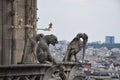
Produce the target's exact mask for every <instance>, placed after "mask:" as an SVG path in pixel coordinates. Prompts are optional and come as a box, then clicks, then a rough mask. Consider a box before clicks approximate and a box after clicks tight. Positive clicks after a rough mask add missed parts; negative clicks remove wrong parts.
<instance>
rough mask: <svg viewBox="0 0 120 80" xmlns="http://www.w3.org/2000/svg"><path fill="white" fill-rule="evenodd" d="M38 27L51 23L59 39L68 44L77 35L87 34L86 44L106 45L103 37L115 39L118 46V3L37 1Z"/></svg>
mask: <svg viewBox="0 0 120 80" xmlns="http://www.w3.org/2000/svg"><path fill="white" fill-rule="evenodd" d="M38 17H39V18H40V19H39V20H38V28H46V27H48V24H49V23H50V22H52V23H53V28H52V30H51V31H50V32H49V31H38V33H43V34H55V35H56V36H57V37H58V40H68V41H71V40H72V39H73V38H74V37H75V36H76V34H77V33H79V32H81V33H86V34H88V37H89V39H88V42H94V41H101V42H105V36H115V43H120V32H119V29H120V0H59V1H56V0H50V1H48V0H38Z"/></svg>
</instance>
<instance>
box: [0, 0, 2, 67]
mask: <svg viewBox="0 0 120 80" xmlns="http://www.w3.org/2000/svg"><path fill="white" fill-rule="evenodd" d="M1 64H2V0H0V65H1Z"/></svg>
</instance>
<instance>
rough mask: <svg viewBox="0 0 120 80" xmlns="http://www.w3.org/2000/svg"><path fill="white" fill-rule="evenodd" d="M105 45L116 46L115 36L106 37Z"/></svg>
mask: <svg viewBox="0 0 120 80" xmlns="http://www.w3.org/2000/svg"><path fill="white" fill-rule="evenodd" d="M105 43H107V44H114V43H115V37H114V36H105Z"/></svg>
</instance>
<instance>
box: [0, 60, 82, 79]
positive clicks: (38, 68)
mask: <svg viewBox="0 0 120 80" xmlns="http://www.w3.org/2000/svg"><path fill="white" fill-rule="evenodd" d="M79 67H80V66H79V64H77V63H73V62H67V63H63V62H62V63H58V64H57V65H51V64H16V65H15V64H13V65H0V80H52V79H51V78H52V77H53V74H54V73H57V72H58V73H61V74H62V77H63V78H62V79H60V80H68V79H69V78H71V77H73V76H75V75H73V74H74V73H75V70H78V68H79ZM62 71H63V72H62ZM77 76H78V75H77Z"/></svg>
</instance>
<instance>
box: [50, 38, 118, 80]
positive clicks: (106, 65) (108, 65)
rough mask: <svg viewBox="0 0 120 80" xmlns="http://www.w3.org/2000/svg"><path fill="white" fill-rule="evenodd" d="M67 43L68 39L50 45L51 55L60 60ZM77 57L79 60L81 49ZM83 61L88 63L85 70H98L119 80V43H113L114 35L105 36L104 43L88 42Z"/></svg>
mask: <svg viewBox="0 0 120 80" xmlns="http://www.w3.org/2000/svg"><path fill="white" fill-rule="evenodd" d="M68 44H69V42H68V41H66V40H62V41H59V43H58V44H57V45H56V46H50V50H51V53H52V56H53V57H54V58H55V59H57V60H58V61H60V62H61V61H62V59H63V56H64V55H65V52H66V50H67V46H68ZM77 58H78V59H79V61H80V62H81V58H82V50H81V51H80V52H79V53H78V54H77ZM85 63H87V64H90V65H87V66H86V67H85V68H84V71H85V70H87V71H90V72H91V73H92V72H98V71H99V72H101V73H100V74H101V75H103V76H107V75H109V77H110V78H111V77H113V78H116V79H112V80H120V79H118V78H119V77H120V43H115V37H114V36H106V37H105V43H101V42H93V43H88V44H87V47H86V52H85ZM95 75H98V73H95V74H94V76H95ZM99 77H100V76H99ZM109 80H110V79H109Z"/></svg>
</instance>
